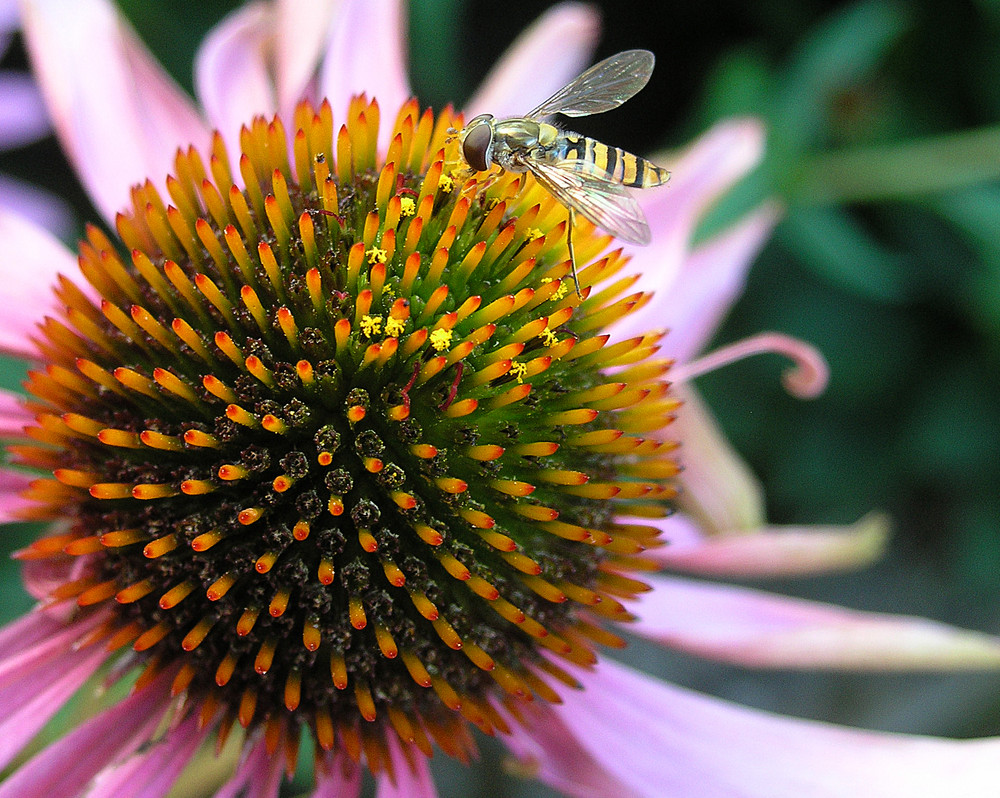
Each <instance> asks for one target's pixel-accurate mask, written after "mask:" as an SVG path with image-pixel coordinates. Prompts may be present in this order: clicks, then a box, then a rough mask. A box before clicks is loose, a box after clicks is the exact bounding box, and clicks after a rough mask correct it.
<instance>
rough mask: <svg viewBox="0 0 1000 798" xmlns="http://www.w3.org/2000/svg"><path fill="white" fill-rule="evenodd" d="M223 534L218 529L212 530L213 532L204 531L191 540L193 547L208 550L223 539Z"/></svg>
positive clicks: (199, 550) (196, 549)
mask: <svg viewBox="0 0 1000 798" xmlns="http://www.w3.org/2000/svg"><path fill="white" fill-rule="evenodd" d="M222 538H223V535H222V533H221V532H219V531H218V530H212V531H211V532H204V533H203V534H201V535H198V537H196V538H195V539H194V540H192V541H191V548H192V549H194V550H195V551H198V552H202V551H208V550H209V549H210V548H212V546H214V545H215V544H216V543H218V542H219V541H220V540H222Z"/></svg>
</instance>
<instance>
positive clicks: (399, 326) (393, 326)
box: [385, 318, 406, 338]
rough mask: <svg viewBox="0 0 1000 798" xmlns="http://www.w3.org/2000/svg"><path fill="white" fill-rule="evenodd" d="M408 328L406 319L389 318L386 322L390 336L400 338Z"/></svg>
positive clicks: (387, 332)
mask: <svg viewBox="0 0 1000 798" xmlns="http://www.w3.org/2000/svg"><path fill="white" fill-rule="evenodd" d="M405 328H406V320H405V319H394V318H389V319H387V320H386V322H385V334H386V335H387V336H389V337H390V338H398V337H399V336H400V335H402V334H403V330H404V329H405Z"/></svg>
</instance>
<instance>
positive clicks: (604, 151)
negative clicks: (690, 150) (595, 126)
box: [553, 131, 670, 188]
mask: <svg viewBox="0 0 1000 798" xmlns="http://www.w3.org/2000/svg"><path fill="white" fill-rule="evenodd" d="M553 155H554V156H555V159H556V160H562V161H580V162H581V163H580V166H581V170H580V171H583V172H587V173H588V174H592V175H595V176H597V177H601V178H603V179H605V180H607V181H608V182H611V183H621V184H622V185H623V186H633V187H635V188H652V187H653V186H658V185H660V184H661V183H666V182H667V180H668V179H669V177H670V172H668V171H667V170H666V169H661V168H660V167H659V166H657V165H656V164H654V163H650V162H649V161H647V160H646V159H645V158H641V157H639V156H638V155H633V154H632V153H630V152H626V151H625V150H623V149H622V148H621V147H609V146H608V145H607V144H603V143H602V142H600V141H597V140H596V139H591V138H587V137H586V136H581V135H580V134H579V133H571V132H569V131H563V132H562V134H561V135H560V136H559V140H558V142H557V143H556V146H555V148H554V152H553Z"/></svg>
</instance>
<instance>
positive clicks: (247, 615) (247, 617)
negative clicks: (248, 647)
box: [236, 607, 260, 637]
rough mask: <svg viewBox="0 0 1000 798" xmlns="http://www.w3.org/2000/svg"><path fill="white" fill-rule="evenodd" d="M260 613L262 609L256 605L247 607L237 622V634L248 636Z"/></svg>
mask: <svg viewBox="0 0 1000 798" xmlns="http://www.w3.org/2000/svg"><path fill="white" fill-rule="evenodd" d="M259 615H260V610H259V609H257V608H255V607H248V608H247V609H245V610H244V611H243V614H242V615H241V616H240V619H239V620H238V621H237V622H236V634H238V635H239V636H240V637H246V636H247V635H248V634H250V632H252V631H253V628H254V626H255V625H256V623H257V616H259Z"/></svg>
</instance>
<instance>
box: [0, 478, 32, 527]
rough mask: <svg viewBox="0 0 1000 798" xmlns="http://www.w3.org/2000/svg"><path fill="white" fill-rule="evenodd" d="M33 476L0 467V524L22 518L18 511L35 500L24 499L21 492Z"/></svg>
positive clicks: (30, 505) (24, 508) (27, 506)
mask: <svg viewBox="0 0 1000 798" xmlns="http://www.w3.org/2000/svg"><path fill="white" fill-rule="evenodd" d="M32 479H34V477H29V476H27V475H26V474H22V473H21V472H20V471H10V470H8V469H6V468H0V524H7V523H10V522H11V521H21V520H23V519H22V517H21V515H20V513H21V511H22V510H26V509H28V508H29V507H34V506H36V505H35V502H33V501H30V500H28V499H25V498H24V497H23V496H22V495H21V492H22V491H24V490H26V489H27V487H28V486H29V485H30V484H31V481H32Z"/></svg>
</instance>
